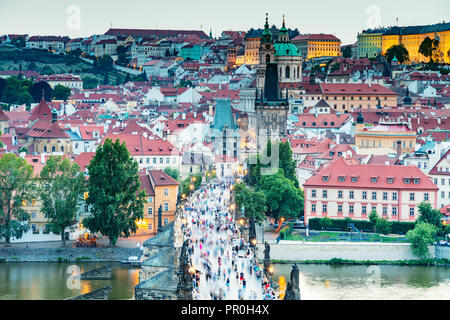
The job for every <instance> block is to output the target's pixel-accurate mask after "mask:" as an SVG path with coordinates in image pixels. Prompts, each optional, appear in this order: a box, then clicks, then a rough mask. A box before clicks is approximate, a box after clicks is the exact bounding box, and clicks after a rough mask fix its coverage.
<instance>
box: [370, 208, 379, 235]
mask: <svg viewBox="0 0 450 320" xmlns="http://www.w3.org/2000/svg"><path fill="white" fill-rule="evenodd" d="M378 218H379V217H378V214H377V212H376V211H375V210H372V211H371V212H370V213H369V221H370V222H372V228H373V232H376V229H377V221H378Z"/></svg>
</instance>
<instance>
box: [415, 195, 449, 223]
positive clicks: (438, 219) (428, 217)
mask: <svg viewBox="0 0 450 320" xmlns="http://www.w3.org/2000/svg"><path fill="white" fill-rule="evenodd" d="M417 207H418V208H419V217H418V218H417V220H416V223H420V222H426V223H429V224H432V225H434V226H435V227H436V228H438V229H441V228H442V218H443V217H444V216H443V214H442V213H441V212H440V211H439V210H436V209H433V208H432V207H431V204H430V203H429V202H425V201H424V202H421V203H420V204H419V205H418V206H417Z"/></svg>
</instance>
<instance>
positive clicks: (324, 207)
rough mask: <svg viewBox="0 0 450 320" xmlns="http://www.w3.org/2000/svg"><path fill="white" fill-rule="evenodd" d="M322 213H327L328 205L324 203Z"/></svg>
mask: <svg viewBox="0 0 450 320" xmlns="http://www.w3.org/2000/svg"><path fill="white" fill-rule="evenodd" d="M322 212H327V204H326V203H324V204H323V205H322Z"/></svg>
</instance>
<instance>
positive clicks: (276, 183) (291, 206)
mask: <svg viewBox="0 0 450 320" xmlns="http://www.w3.org/2000/svg"><path fill="white" fill-rule="evenodd" d="M257 189H258V190H259V191H262V192H263V193H264V195H265V196H266V198H267V215H268V216H270V217H272V218H274V219H279V218H285V219H290V218H297V217H300V216H302V215H303V207H304V196H303V192H302V191H301V190H300V189H298V188H297V187H295V185H294V183H293V182H292V181H291V180H289V179H287V178H285V177H284V175H283V173H282V172H281V171H279V172H278V173H277V174H274V175H263V176H261V180H260V182H259V184H258V188H257Z"/></svg>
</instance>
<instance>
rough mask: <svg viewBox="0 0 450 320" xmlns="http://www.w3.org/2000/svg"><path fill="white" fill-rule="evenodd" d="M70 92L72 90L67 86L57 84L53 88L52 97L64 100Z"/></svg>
mask: <svg viewBox="0 0 450 320" xmlns="http://www.w3.org/2000/svg"><path fill="white" fill-rule="evenodd" d="M71 93H72V90H71V89H70V88H69V87H65V86H63V85H60V84H57V85H56V86H55V87H54V88H53V98H54V99H56V100H64V101H66V100H67V99H68V98H69V97H70V94H71Z"/></svg>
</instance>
